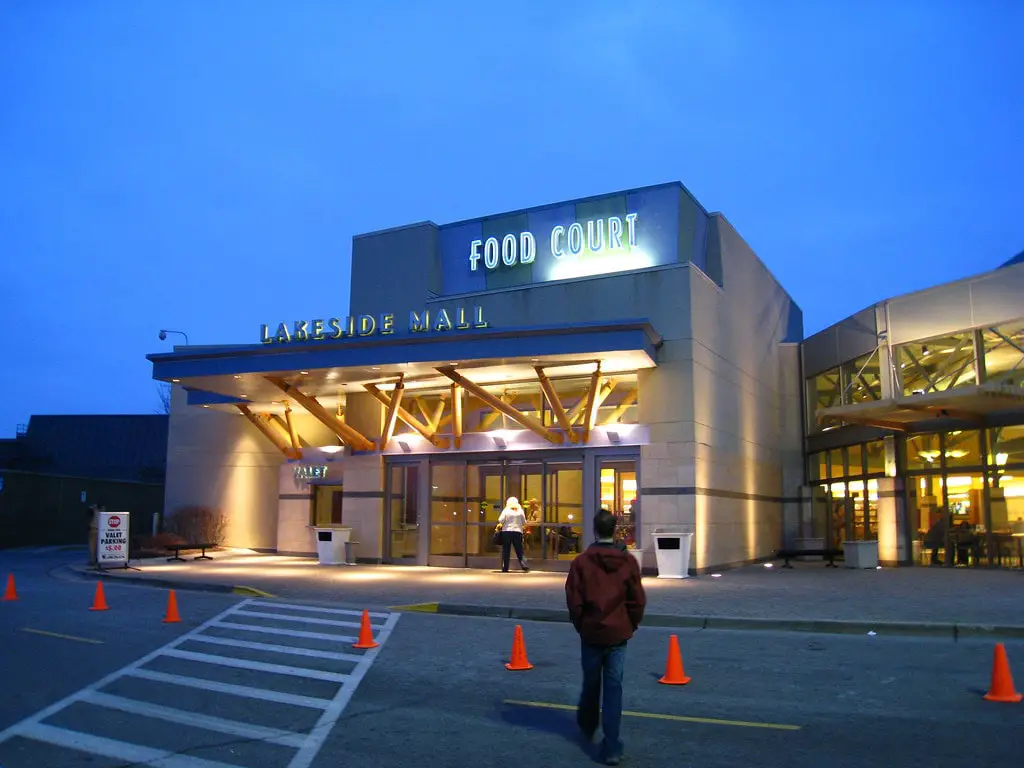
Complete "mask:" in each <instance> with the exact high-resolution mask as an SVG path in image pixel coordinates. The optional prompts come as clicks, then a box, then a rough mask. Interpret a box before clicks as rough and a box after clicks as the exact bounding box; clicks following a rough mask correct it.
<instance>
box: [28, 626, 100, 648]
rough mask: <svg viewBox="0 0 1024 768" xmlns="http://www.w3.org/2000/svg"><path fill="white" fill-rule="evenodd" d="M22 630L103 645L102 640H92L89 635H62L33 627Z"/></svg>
mask: <svg viewBox="0 0 1024 768" xmlns="http://www.w3.org/2000/svg"><path fill="white" fill-rule="evenodd" d="M21 631H22V632H31V633H32V634H33V635H45V636H46V637H57V638H60V639H61V640H74V641H75V642H78V643H92V644H93V645H103V641H102V640H94V639H92V638H91V637H78V636H76V635H62V634H61V633H60V632H49V631H47V630H45V629H33V628H32V627H22V628H21Z"/></svg>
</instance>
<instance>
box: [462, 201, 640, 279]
mask: <svg viewBox="0 0 1024 768" xmlns="http://www.w3.org/2000/svg"><path fill="white" fill-rule="evenodd" d="M638 216H639V214H636V213H629V214H626V216H625V217H619V216H608V217H606V218H603V219H589V220H588V221H584V222H579V221H577V222H573V223H572V224H570V225H569V226H568V227H566V226H564V225H562V224H558V225H556V226H554V227H552V228H551V232H550V234H549V235H548V236H547V237H546V238H545V241H544V242H545V245H546V246H547V247H548V248H549V249H550V253H551V256H552V258H554V259H556V260H561V259H566V258H568V259H572V258H576V257H578V256H580V255H581V254H584V253H586V254H602V255H608V254H614V253H615V252H617V251H618V252H621V253H623V254H626V253H628V252H629V251H628V248H635V247H636V220H637V217H638ZM623 238H625V243H626V245H624V244H623V243H624V241H623ZM536 258H537V240H536V238H535V237H534V235H533V233H532V232H520V233H518V234H515V233H509V234H507V235H505V236H504V237H502V238H501V240H500V241H499V240H498V238H496V237H488V238H487V239H486V240H474V241H472V242H471V243H470V244H469V269H470V271H472V272H475V271H476V270H477V269H479V267H480V262H481V261H483V265H484V268H485V269H488V270H491V269H497V268H498V266H499V265H504V266H506V267H514V266H515V265H516V264H532V263H533V262H534V261H535V260H536Z"/></svg>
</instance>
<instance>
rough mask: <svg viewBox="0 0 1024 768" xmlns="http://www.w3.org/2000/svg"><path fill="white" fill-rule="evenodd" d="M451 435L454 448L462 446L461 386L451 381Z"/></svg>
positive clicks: (457, 448)
mask: <svg viewBox="0 0 1024 768" xmlns="http://www.w3.org/2000/svg"><path fill="white" fill-rule="evenodd" d="M451 418H452V435H453V436H454V438H455V450H459V449H460V448H462V387H460V386H459V385H458V384H456V383H455V382H452V417H451Z"/></svg>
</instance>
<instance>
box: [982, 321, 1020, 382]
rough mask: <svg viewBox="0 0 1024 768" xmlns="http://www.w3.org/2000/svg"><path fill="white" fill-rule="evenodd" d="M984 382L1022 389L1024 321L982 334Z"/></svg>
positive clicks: (989, 329)
mask: <svg viewBox="0 0 1024 768" xmlns="http://www.w3.org/2000/svg"><path fill="white" fill-rule="evenodd" d="M982 344H983V346H984V349H985V380H986V381H989V382H994V383H996V384H1000V385H1002V386H1008V387H1024V321H1017V322H1015V323H1007V324H1006V325H1002V326H998V327H996V328H986V329H985V330H984V331H983V332H982Z"/></svg>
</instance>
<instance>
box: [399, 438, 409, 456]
mask: <svg viewBox="0 0 1024 768" xmlns="http://www.w3.org/2000/svg"><path fill="white" fill-rule="evenodd" d="M398 445H399V446H401V448H402V453H409V452H410V451H411V450H412V449H411V448H409V444H408V443H407V442H405V440H399V441H398Z"/></svg>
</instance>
